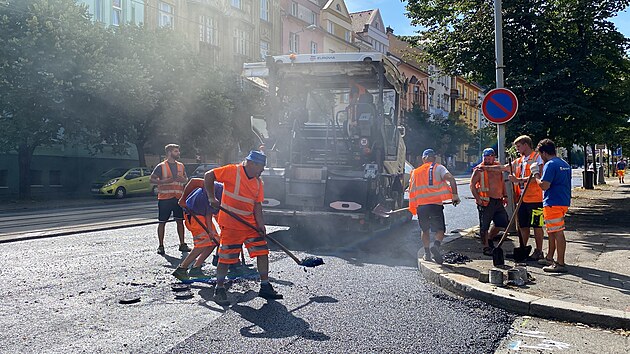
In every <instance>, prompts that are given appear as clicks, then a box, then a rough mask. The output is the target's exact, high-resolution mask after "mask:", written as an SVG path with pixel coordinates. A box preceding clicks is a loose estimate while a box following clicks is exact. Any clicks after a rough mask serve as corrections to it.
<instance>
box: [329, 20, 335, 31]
mask: <svg viewBox="0 0 630 354" xmlns="http://www.w3.org/2000/svg"><path fill="white" fill-rule="evenodd" d="M333 29H334V27H333V23H332V21H331V20H328V33H333Z"/></svg>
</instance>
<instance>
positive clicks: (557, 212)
mask: <svg viewBox="0 0 630 354" xmlns="http://www.w3.org/2000/svg"><path fill="white" fill-rule="evenodd" d="M567 210H569V207H568V206H546V207H544V208H543V215H544V216H545V227H546V228H547V233H549V234H550V233H553V232H558V231H562V230H564V216H565V215H567Z"/></svg>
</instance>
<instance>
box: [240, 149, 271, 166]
mask: <svg viewBox="0 0 630 354" xmlns="http://www.w3.org/2000/svg"><path fill="white" fill-rule="evenodd" d="M245 159H246V160H249V161H251V162H253V163H257V164H260V165H263V166H265V165H266V164H267V156H266V155H265V154H264V153H263V152H262V151H258V150H252V151H250V152H249V155H247V157H246V158H245Z"/></svg>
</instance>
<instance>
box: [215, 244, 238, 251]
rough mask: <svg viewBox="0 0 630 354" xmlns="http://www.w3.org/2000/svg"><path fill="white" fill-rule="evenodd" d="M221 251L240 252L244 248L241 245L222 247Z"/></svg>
mask: <svg viewBox="0 0 630 354" xmlns="http://www.w3.org/2000/svg"><path fill="white" fill-rule="evenodd" d="M220 248H221V250H223V251H227V250H240V249H241V248H242V246H241V245H221V247H220Z"/></svg>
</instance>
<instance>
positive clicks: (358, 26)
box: [350, 9, 389, 54]
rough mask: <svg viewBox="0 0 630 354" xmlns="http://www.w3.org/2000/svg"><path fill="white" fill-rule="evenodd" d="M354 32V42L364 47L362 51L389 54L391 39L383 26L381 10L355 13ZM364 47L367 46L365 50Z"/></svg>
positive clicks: (353, 14)
mask: <svg viewBox="0 0 630 354" xmlns="http://www.w3.org/2000/svg"><path fill="white" fill-rule="evenodd" d="M350 18H351V19H352V30H353V32H354V33H353V36H354V42H355V44H357V45H360V46H362V47H363V48H361V50H362V51H375V52H381V53H383V54H387V52H388V51H389V38H388V37H387V30H386V28H385V25H384V24H383V18H382V17H381V12H380V11H379V9H373V10H366V11H360V12H353V13H351V14H350ZM364 45H367V48H365V46H364Z"/></svg>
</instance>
